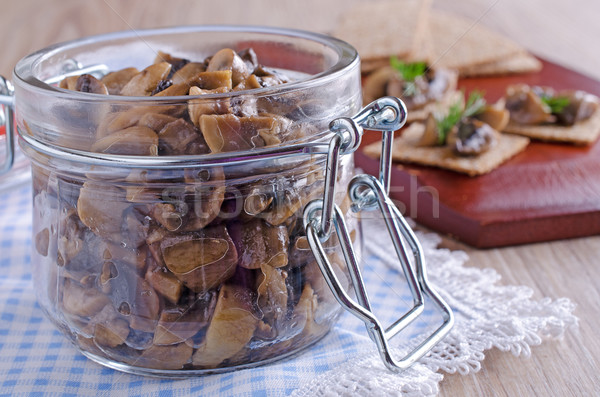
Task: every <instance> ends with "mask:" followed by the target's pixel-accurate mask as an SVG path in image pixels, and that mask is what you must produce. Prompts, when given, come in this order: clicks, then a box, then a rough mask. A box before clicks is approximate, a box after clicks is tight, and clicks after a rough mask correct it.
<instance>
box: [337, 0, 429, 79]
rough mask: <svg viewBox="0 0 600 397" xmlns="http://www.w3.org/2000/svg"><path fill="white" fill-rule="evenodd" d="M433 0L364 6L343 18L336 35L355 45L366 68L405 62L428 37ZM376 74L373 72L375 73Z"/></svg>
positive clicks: (363, 3) (358, 5) (350, 10)
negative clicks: (393, 60) (391, 59)
mask: <svg viewBox="0 0 600 397" xmlns="http://www.w3.org/2000/svg"><path fill="white" fill-rule="evenodd" d="M430 4H431V0H425V1H421V0H395V1H375V2H362V3H359V4H357V5H355V6H353V7H351V8H349V9H348V10H347V11H346V12H345V13H344V14H343V15H342V16H341V17H340V22H339V24H338V26H337V27H336V28H335V30H334V32H333V35H334V36H336V37H339V38H340V39H342V40H345V41H347V42H349V43H350V44H352V45H353V46H354V47H355V48H356V49H357V50H358V53H359V55H360V57H361V59H363V60H364V61H365V62H366V64H367V65H368V64H369V63H373V62H377V63H378V64H381V62H384V61H385V62H386V64H387V63H388V62H389V57H390V56H391V55H396V56H398V57H399V58H405V57H407V56H408V55H409V54H411V53H413V52H414V51H415V49H416V46H417V45H418V43H419V40H420V35H423V34H425V32H426V31H425V29H426V27H425V26H422V25H423V22H424V21H426V20H427V14H428V12H429V9H430ZM371 70H372V69H371Z"/></svg>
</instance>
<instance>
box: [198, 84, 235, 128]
mask: <svg viewBox="0 0 600 397" xmlns="http://www.w3.org/2000/svg"><path fill="white" fill-rule="evenodd" d="M227 91H228V90H227V88H225V87H220V88H216V89H214V90H203V89H202V88H199V87H195V86H194V87H190V89H189V95H192V96H200V95H206V94H224V93H226V92H227ZM230 109H231V105H230V102H229V98H222V99H203V98H198V99H192V100H190V101H189V102H188V113H189V115H190V120H191V121H192V123H193V124H194V125H195V126H197V127H200V116H202V115H203V114H226V113H229V111H230Z"/></svg>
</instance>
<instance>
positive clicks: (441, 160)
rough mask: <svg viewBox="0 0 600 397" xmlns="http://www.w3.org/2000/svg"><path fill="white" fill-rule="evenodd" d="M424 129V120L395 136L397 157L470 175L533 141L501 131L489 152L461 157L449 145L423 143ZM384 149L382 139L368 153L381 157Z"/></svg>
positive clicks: (481, 172)
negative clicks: (427, 145)
mask: <svg viewBox="0 0 600 397" xmlns="http://www.w3.org/2000/svg"><path fill="white" fill-rule="evenodd" d="M424 129H425V126H424V125H423V124H420V123H413V124H411V125H410V126H409V127H407V128H406V129H404V130H403V132H402V134H401V135H400V136H399V137H397V138H395V139H394V150H393V158H394V161H400V162H406V163H415V164H420V165H428V166H433V167H439V168H445V169H449V170H452V171H456V172H460V173H464V174H467V175H469V176H477V175H482V174H486V173H488V172H490V171H492V170H493V169H495V168H497V167H498V166H500V164H502V163H503V162H505V161H506V160H508V159H509V158H511V157H513V156H515V155H516V154H517V153H519V152H521V151H523V150H524V149H525V147H526V146H527V144H528V143H529V139H528V138H525V137H521V136H517V135H510V134H501V133H499V134H498V141H497V143H496V145H495V146H494V147H493V148H491V149H490V150H488V151H487V152H485V153H483V154H481V155H479V156H477V157H458V156H456V155H455V154H453V153H452V149H450V148H449V147H423V146H419V145H418V142H419V139H420V138H421V135H422V134H423V131H424ZM380 151H381V142H376V143H373V144H371V145H368V146H367V147H365V149H364V152H365V154H367V155H368V156H370V157H379V155H380Z"/></svg>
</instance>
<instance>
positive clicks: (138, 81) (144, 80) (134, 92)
mask: <svg viewBox="0 0 600 397" xmlns="http://www.w3.org/2000/svg"><path fill="white" fill-rule="evenodd" d="M170 71H171V64H170V63H168V62H160V63H155V64H153V65H150V66H148V67H147V68H146V69H144V70H142V71H141V72H139V73H138V74H136V75H135V76H133V77H132V78H131V80H129V81H128V82H127V84H125V86H123V88H122V89H121V92H120V94H121V95H125V96H149V95H150V94H151V93H152V92H153V91H154V90H155V89H156V87H157V86H158V84H159V83H160V82H161V81H162V80H165V79H166V78H167V76H169V72H170Z"/></svg>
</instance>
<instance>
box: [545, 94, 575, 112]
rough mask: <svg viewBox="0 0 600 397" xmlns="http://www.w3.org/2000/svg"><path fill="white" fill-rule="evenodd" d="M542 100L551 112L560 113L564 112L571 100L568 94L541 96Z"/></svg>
mask: <svg viewBox="0 0 600 397" xmlns="http://www.w3.org/2000/svg"><path fill="white" fill-rule="evenodd" d="M540 98H541V100H542V102H543V103H544V104H545V105H546V106H548V107H549V108H550V113H552V114H558V113H560V112H562V111H563V110H564V109H565V108H566V107H567V106H569V103H570V102H571V100H570V99H569V98H568V97H566V96H555V97H553V96H541V97H540Z"/></svg>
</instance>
